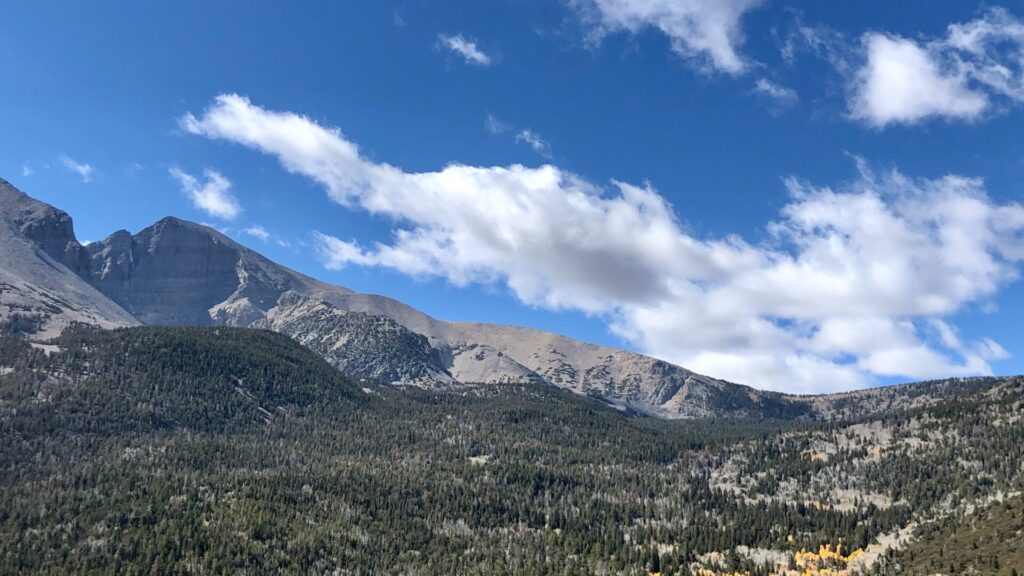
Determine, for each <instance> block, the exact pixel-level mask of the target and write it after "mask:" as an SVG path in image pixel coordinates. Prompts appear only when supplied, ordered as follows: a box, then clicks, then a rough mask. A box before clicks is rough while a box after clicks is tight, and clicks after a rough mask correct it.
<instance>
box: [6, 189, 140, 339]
mask: <svg viewBox="0 0 1024 576" xmlns="http://www.w3.org/2000/svg"><path fill="white" fill-rule="evenodd" d="M87 262H88V259H87V254H86V252H85V249H84V248H83V247H82V246H81V245H80V244H79V243H78V241H77V240H76V239H75V234H74V227H73V225H72V222H71V218H70V217H69V216H68V215H67V214H66V213H64V212H62V211H60V210H57V209H56V208H54V207H52V206H49V205H48V204H44V203H42V202H39V201H37V200H34V199H32V198H30V197H29V196H27V195H25V194H24V193H22V192H21V191H19V190H17V189H16V188H14V186H12V185H11V184H10V183H9V182H7V181H6V180H3V179H0V321H2V322H4V323H7V322H10V321H12V320H13V319H17V321H18V323H19V325H20V326H21V327H20V328H18V330H19V331H22V332H26V334H25V335H26V336H28V337H29V338H32V339H39V340H43V339H46V338H50V337H52V336H56V335H57V334H59V333H60V332H61V331H62V330H63V329H64V327H66V326H67V325H68V324H70V323H72V322H85V323H88V324H96V325H99V326H103V327H106V328H113V327H117V326H132V325H136V324H138V322H137V321H136V320H135V318H133V317H132V316H131V314H129V313H128V312H126V311H125V310H124V309H122V308H121V307H120V306H118V305H117V304H116V303H114V302H112V301H110V300H109V299H108V298H107V297H105V296H104V295H103V294H101V293H100V292H99V291H97V290H96V289H95V288H94V287H92V286H90V285H89V283H88V282H86V281H85V280H84V279H83V278H82V277H81V276H80V275H79V274H80V273H83V272H85V271H86V270H87V268H88V264H87Z"/></svg>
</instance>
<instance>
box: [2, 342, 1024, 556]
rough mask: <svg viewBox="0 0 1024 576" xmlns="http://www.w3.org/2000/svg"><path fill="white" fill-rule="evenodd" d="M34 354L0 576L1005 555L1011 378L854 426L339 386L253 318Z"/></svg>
mask: <svg viewBox="0 0 1024 576" xmlns="http://www.w3.org/2000/svg"><path fill="white" fill-rule="evenodd" d="M55 346H56V350H55V351H53V352H50V353H47V352H45V351H42V350H40V349H38V348H35V347H32V346H30V345H29V344H28V343H26V342H25V341H24V340H23V339H20V338H12V337H9V336H0V358H2V359H3V361H2V362H0V566H2V567H3V569H4V571H10V572H12V573H18V574H44V573H49V574H53V573H61V574H76V573H141V572H145V573H154V572H155V573H157V574H175V573H185V572H192V573H197V572H201V573H236V572H239V571H243V572H244V571H248V572H249V573H285V574H311V573H312V574H335V573H336V574H353V575H355V574H378V573H394V574H419V575H422V576H428V575H434V574H437V575H440V574H445V575H447V574H480V575H489V574H509V573H512V574H530V575H544V574H559V575H561V574H581V575H582V574H608V575H611V574H615V575H620V574H621V575H637V576H638V575H646V574H649V573H652V572H660V573H661V574H673V575H692V574H698V575H701V576H710V575H722V574H733V573H740V574H744V573H749V574H751V575H752V576H765V575H789V574H811V575H818V576H822V575H825V574H828V575H830V576H836V575H850V576H852V575H855V574H883V575H898V574H933V573H939V574H958V575H959V574H966V573H978V574H1011V572H1010V569H1011V568H1010V567H1012V566H1013V562H1015V561H1016V559H1017V558H1018V556H1019V549H1018V548H1016V547H1015V546H1016V544H1014V543H1015V542H1016V540H1015V539H1017V538H1019V527H1017V525H1016V523H1017V520H1018V518H1017V516H1019V515H1015V513H1014V512H1013V511H1012V510H1010V511H1007V509H1006V508H1005V507H1006V506H1007V503H1009V505H1010V506H1013V505H1014V504H1015V503H1018V502H1019V493H1020V492H1021V490H1022V488H1024V452H1022V448H1021V446H1024V443H1022V442H1021V440H1022V439H1024V420H1022V414H1024V381H1022V380H1021V379H989V380H986V381H984V383H983V385H982V384H978V385H977V387H976V388H975V396H973V397H963V396H953V397H950V398H947V399H945V400H941V401H939V402H936V403H932V404H930V405H929V406H927V407H921V408H915V409H912V410H909V411H906V410H903V411H894V412H890V413H887V414H885V415H884V416H881V417H877V418H862V419H860V420H858V421H856V422H836V423H832V424H828V425H824V424H814V423H806V422H805V423H799V422H790V423H785V422H777V421H776V422H771V421H742V420H723V419H716V420H701V419H695V420H681V421H666V420H657V419H650V418H638V417H630V416H627V415H624V414H622V413H621V412H619V411H616V410H614V409H612V408H610V407H607V406H606V405H604V404H602V403H599V402H597V401H595V400H592V399H589V398H586V397H583V396H580V395H576V394H570V393H568V392H566V391H563V390H559V389H557V388H554V387H551V386H538V385H486V386H466V387H463V388H461V389H460V390H459V391H455V392H453V391H447V392H444V393H441V392H434V391H428V390H419V389H416V388H402V389H396V388H394V387H389V386H382V385H376V384H372V383H356V382H353V381H351V380H349V379H347V378H345V377H343V376H341V375H340V374H339V373H338V372H337V371H336V370H334V369H333V368H332V367H331V366H329V365H328V364H327V362H326V361H325V360H323V359H322V358H321V357H320V356H319V355H317V354H314V353H313V352H311V351H310V350H308V349H307V348H305V347H303V346H301V345H299V344H298V343H297V342H294V341H293V340H292V339H290V338H288V337H286V336H284V335H282V334H277V333H274V332H270V331H266V330H253V329H238V328H228V327H208V328H155V327H140V328H128V329H120V330H98V329H95V328H84V327H79V328H76V329H74V330H71V331H68V332H67V333H66V334H65V335H64V336H62V337H61V338H60V339H58V340H57V341H55ZM1001 507H1002V508H1001ZM989 521H991V524H987V522H989ZM996 536H998V537H999V538H1002V539H1003V540H1004V545H1003V546H998V545H996V544H994V543H993V542H992V540H991V539H992V538H994V537H996ZM949 537H951V538H954V540H953V542H955V546H954V547H952V548H949V547H947V548H946V550H947V553H949V554H950V557H949V558H948V560H949V566H947V565H946V564H945V563H940V564H939V565H936V564H935V563H934V562H932V559H934V553H935V550H936V549H938V547H940V544H939V540H940V539H943V538H949ZM954 551H955V555H954ZM950 566H952V567H953V568H954V570H953V571H950ZM995 566H999V568H995ZM971 570H974V571H973V572H971Z"/></svg>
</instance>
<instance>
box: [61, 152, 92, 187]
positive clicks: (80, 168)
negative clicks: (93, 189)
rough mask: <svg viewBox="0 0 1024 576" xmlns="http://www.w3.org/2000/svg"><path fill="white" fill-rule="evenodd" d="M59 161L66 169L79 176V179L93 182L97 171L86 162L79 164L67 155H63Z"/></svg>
mask: <svg viewBox="0 0 1024 576" xmlns="http://www.w3.org/2000/svg"><path fill="white" fill-rule="evenodd" d="M59 160H60V162H61V164H63V165H64V167H65V168H67V169H68V170H70V171H71V172H74V173H75V174H78V177H79V178H81V179H82V182H91V181H92V175H93V173H94V172H95V169H94V168H93V167H92V166H90V165H89V164H87V163H85V162H77V161H75V160H74V159H72V158H71V157H70V156H68V155H67V154H63V155H61V156H60V158H59Z"/></svg>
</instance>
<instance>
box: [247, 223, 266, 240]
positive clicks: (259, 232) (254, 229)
mask: <svg viewBox="0 0 1024 576" xmlns="http://www.w3.org/2000/svg"><path fill="white" fill-rule="evenodd" d="M242 234H245V235H246V236H252V237H253V238H257V239H259V240H260V241H263V242H266V241H268V240H270V232H267V229H266V228H264V227H263V226H260V225H258V224H257V225H253V226H249V227H248V228H243V229H242Z"/></svg>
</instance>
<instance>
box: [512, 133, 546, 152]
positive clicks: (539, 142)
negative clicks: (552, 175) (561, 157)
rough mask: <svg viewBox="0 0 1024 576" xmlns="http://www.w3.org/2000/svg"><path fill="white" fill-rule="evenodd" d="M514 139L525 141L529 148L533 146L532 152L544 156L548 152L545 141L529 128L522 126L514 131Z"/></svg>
mask: <svg viewBox="0 0 1024 576" xmlns="http://www.w3.org/2000/svg"><path fill="white" fill-rule="evenodd" d="M516 141H517V142H525V143H526V144H528V145H529V146H530V148H533V151H534V152H536V153H538V154H540V155H541V156H546V155H547V154H548V148H549V146H548V143H547V141H546V140H544V139H543V138H541V137H540V134H537V133H536V132H534V131H533V130H530V129H529V128H524V129H522V130H520V131H519V132H518V133H516Z"/></svg>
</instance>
